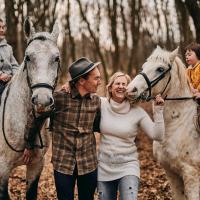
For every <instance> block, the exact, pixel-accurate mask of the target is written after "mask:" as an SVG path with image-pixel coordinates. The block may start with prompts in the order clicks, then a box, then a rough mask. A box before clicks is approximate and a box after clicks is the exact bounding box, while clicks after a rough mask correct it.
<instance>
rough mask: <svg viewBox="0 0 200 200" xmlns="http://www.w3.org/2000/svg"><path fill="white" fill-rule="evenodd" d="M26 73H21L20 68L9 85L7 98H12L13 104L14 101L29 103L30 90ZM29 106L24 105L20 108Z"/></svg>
mask: <svg viewBox="0 0 200 200" xmlns="http://www.w3.org/2000/svg"><path fill="white" fill-rule="evenodd" d="M26 77H27V76H26V71H23V70H22V68H21V69H20V70H19V71H18V72H17V73H16V75H15V76H14V77H13V79H12V81H11V84H10V91H9V98H13V101H14V102H15V104H17V102H16V100H17V99H19V100H22V101H24V102H30V95H31V94H30V88H29V87H28V83H27V78H26ZM11 103H12V102H11ZM27 105H29V104H28V103H26V104H25V105H22V106H27Z"/></svg>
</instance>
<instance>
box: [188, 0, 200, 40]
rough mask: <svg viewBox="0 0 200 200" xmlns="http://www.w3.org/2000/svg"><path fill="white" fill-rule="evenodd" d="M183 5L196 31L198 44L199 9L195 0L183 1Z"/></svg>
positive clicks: (199, 28) (199, 32)
mask: <svg viewBox="0 0 200 200" xmlns="http://www.w3.org/2000/svg"><path fill="white" fill-rule="evenodd" d="M185 5H186V7H187V9H188V11H189V13H190V15H191V17H192V19H193V22H194V26H195V29H196V40H197V42H198V43H200V7H199V4H198V2H197V0H185Z"/></svg>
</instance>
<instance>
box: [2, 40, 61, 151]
mask: <svg viewBox="0 0 200 200" xmlns="http://www.w3.org/2000/svg"><path fill="white" fill-rule="evenodd" d="M34 40H42V41H44V40H50V39H49V38H47V37H45V36H38V37H35V38H33V39H31V40H30V41H29V42H28V45H27V46H29V45H30V43H31V42H33V41H34ZM59 69H60V61H58V68H57V77H56V79H55V82H54V85H53V86H52V85H50V84H48V83H36V84H33V85H31V82H30V78H29V76H28V69H27V63H26V60H24V69H23V71H24V70H26V71H27V83H28V86H29V88H30V90H31V91H32V90H33V89H35V88H48V89H50V90H52V92H53V91H54V89H55V87H56V84H57V81H58V71H59ZM9 92H10V83H9V85H8V88H7V91H6V96H5V100H4V104H3V114H2V131H3V136H4V139H5V141H6V144H7V145H8V146H9V147H10V149H12V150H13V151H15V152H23V151H24V148H23V149H15V148H14V147H13V146H12V145H11V144H10V143H9V141H8V139H7V137H6V134H5V127H4V121H5V107H6V102H7V98H8V95H9ZM32 113H33V116H34V120H40V118H41V119H44V117H43V115H42V116H40V117H36V115H35V111H34V108H32ZM49 114H50V113H49ZM47 117H49V116H48V115H47V116H46V118H47ZM37 134H38V136H39V140H40V144H41V146H39V148H43V147H44V145H43V141H42V137H41V134H40V130H38V133H37Z"/></svg>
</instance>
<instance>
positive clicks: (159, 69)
mask: <svg viewBox="0 0 200 200" xmlns="http://www.w3.org/2000/svg"><path fill="white" fill-rule="evenodd" d="M156 71H157V72H159V73H162V72H164V71H165V70H164V68H163V67H158V68H157V69H156Z"/></svg>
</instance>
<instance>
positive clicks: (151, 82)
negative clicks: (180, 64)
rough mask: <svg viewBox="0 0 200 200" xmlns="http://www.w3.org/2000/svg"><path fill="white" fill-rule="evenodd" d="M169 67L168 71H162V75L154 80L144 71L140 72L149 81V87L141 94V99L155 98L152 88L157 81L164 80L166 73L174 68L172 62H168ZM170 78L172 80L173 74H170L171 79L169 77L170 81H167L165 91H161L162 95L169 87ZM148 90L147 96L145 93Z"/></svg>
mask: <svg viewBox="0 0 200 200" xmlns="http://www.w3.org/2000/svg"><path fill="white" fill-rule="evenodd" d="M168 67H169V68H168V69H167V70H166V71H164V72H162V74H161V75H160V76H158V77H157V78H155V79H154V80H152V81H150V80H149V78H148V76H147V75H146V74H145V73H144V72H140V73H139V74H140V75H142V76H143V78H144V79H145V81H146V83H147V86H148V87H147V89H146V90H145V91H144V92H143V93H141V94H140V99H142V100H146V101H150V100H151V99H153V98H154V97H152V96H151V93H152V92H151V90H152V88H153V87H154V86H155V85H156V84H157V83H159V82H160V80H162V79H163V78H164V77H165V75H166V74H167V73H168V72H169V71H170V70H171V69H172V66H171V65H170V64H168ZM170 80H171V74H170V76H169V79H168V81H167V84H166V86H165V87H164V89H163V91H162V92H161V95H163V93H164V92H165V90H166V88H167V86H168V84H169V82H170ZM146 91H148V93H149V94H148V96H145V94H144V93H145V92H146Z"/></svg>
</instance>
